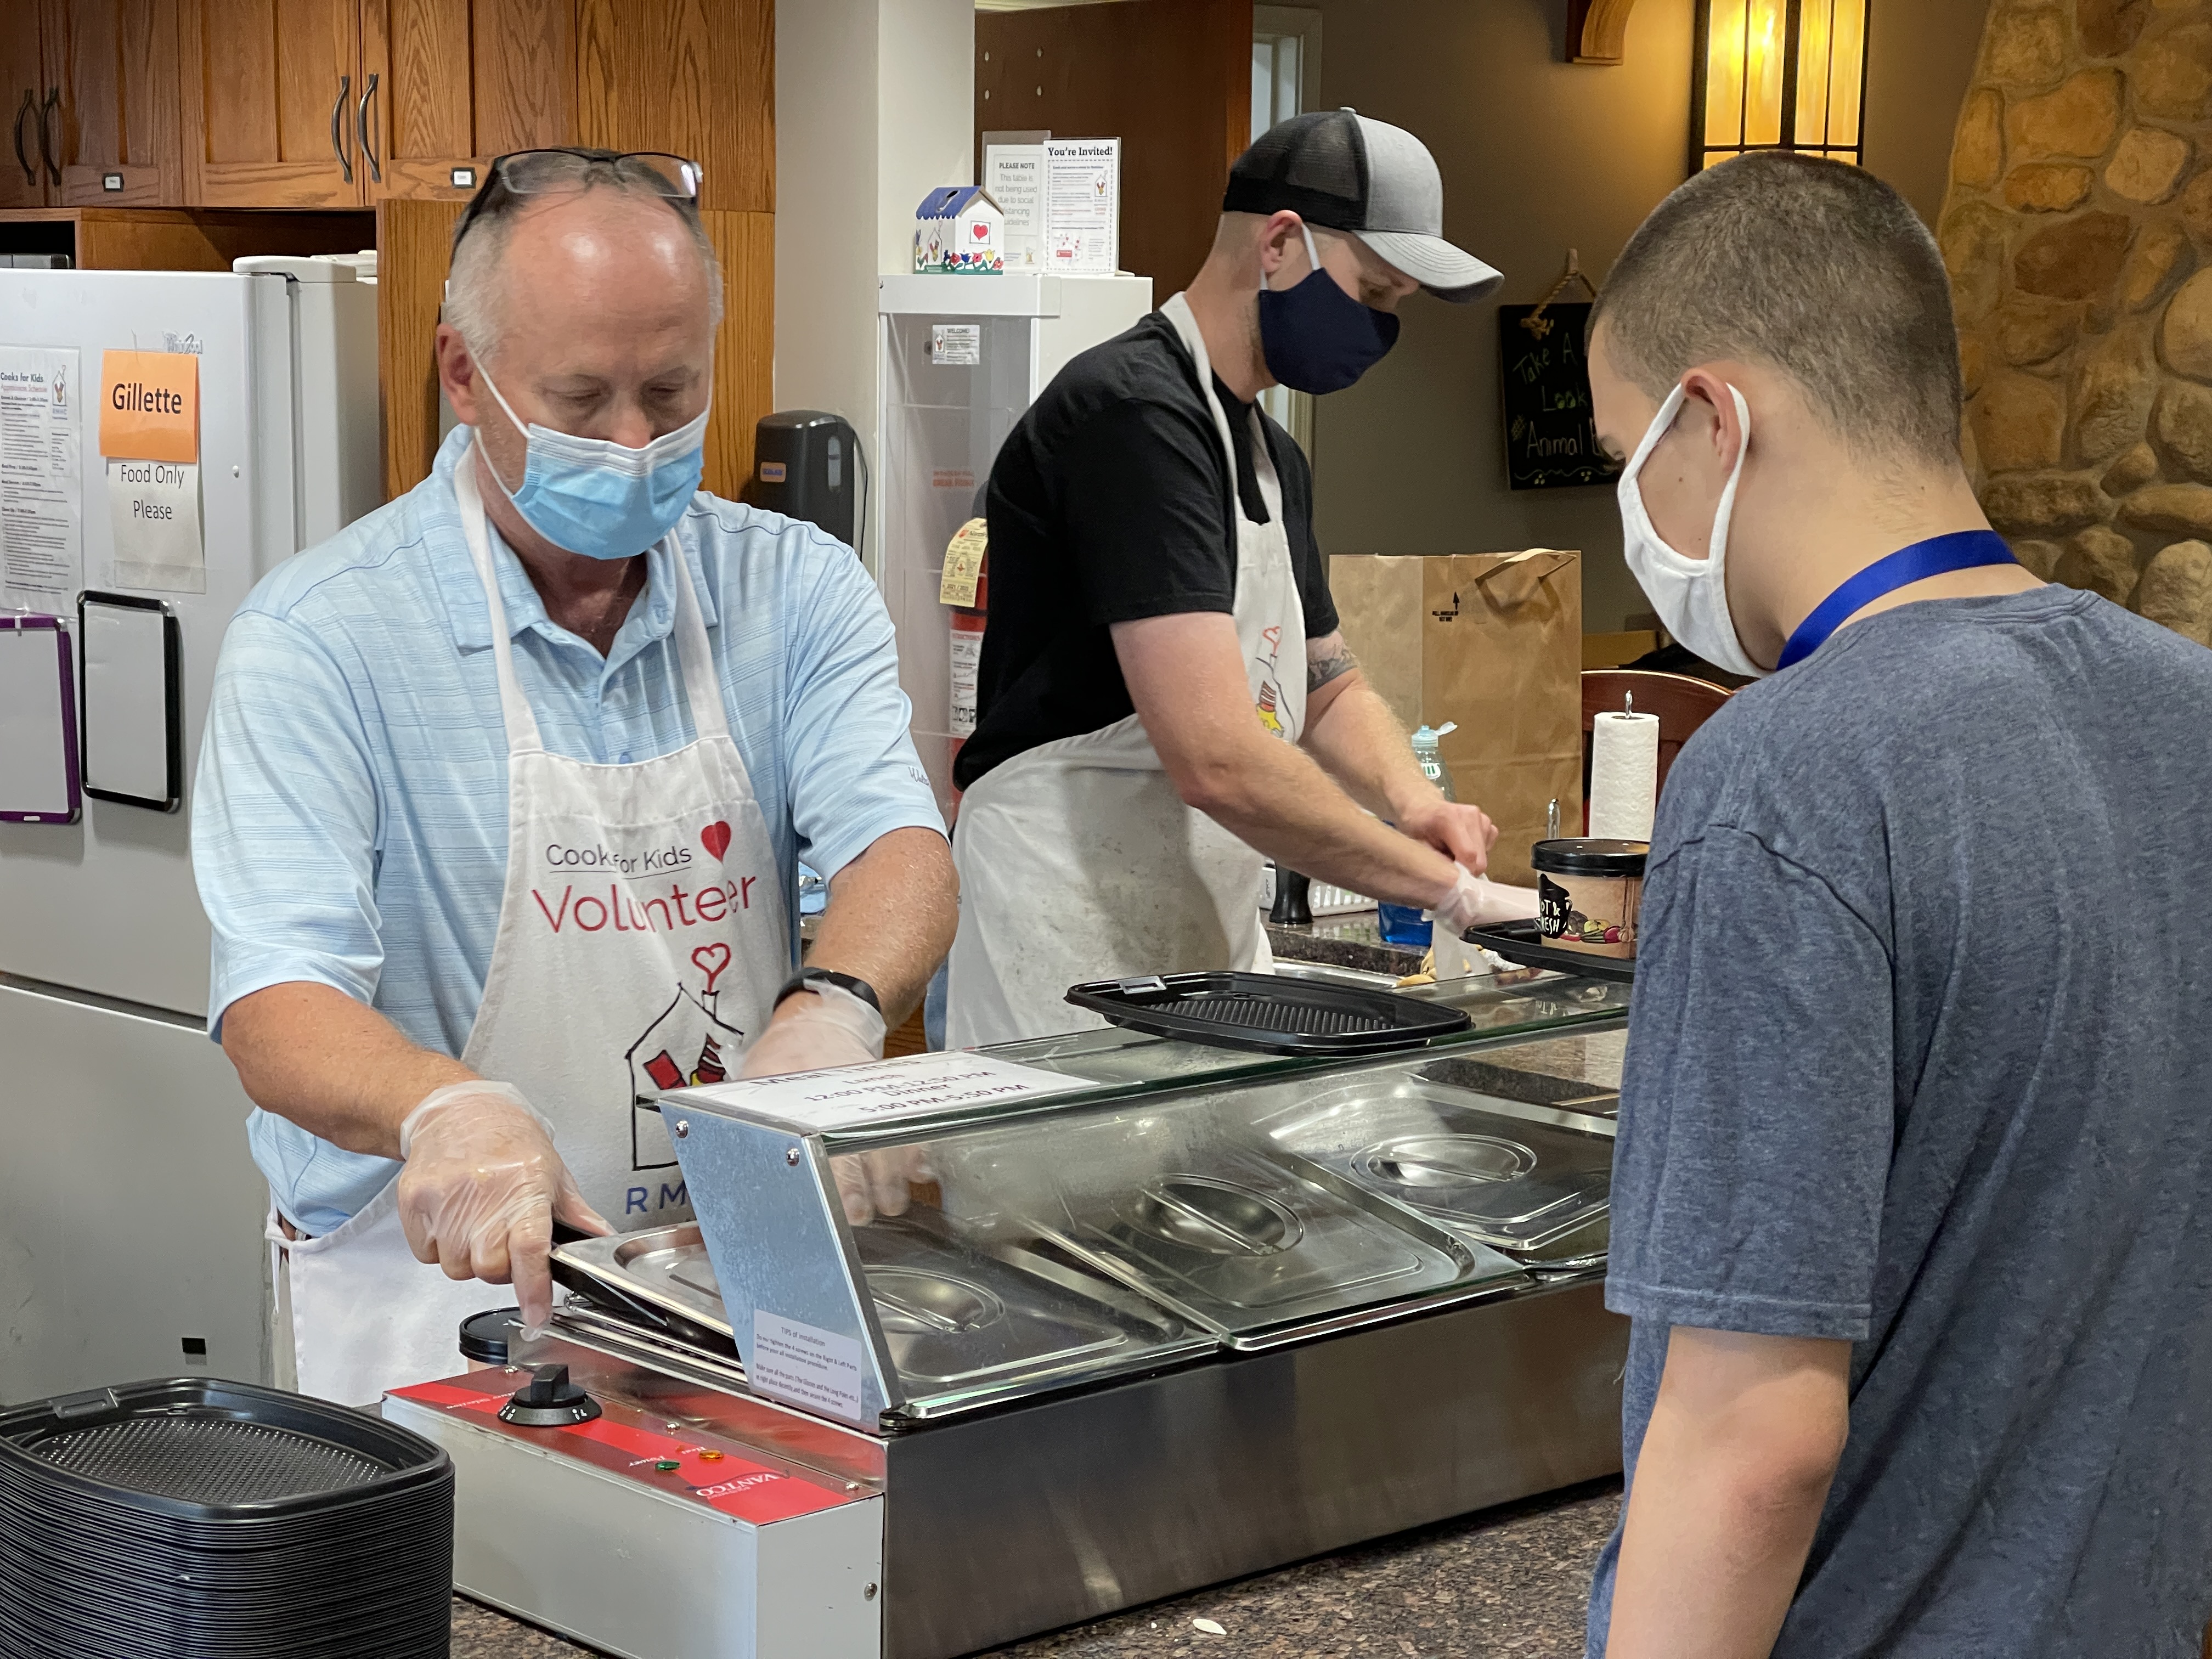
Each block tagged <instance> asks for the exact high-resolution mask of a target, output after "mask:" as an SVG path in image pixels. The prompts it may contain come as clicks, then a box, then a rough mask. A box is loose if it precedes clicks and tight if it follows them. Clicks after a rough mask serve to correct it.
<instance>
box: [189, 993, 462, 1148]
mask: <svg viewBox="0 0 2212 1659" xmlns="http://www.w3.org/2000/svg"><path fill="white" fill-rule="evenodd" d="M222 1049H223V1052H224V1053H225V1054H228V1055H229V1056H230V1061H231V1064H232V1065H234V1066H236V1067H237V1068H238V1078H239V1081H240V1083H241V1084H242V1085H245V1089H246V1096H247V1097H248V1098H249V1099H251V1100H252V1102H253V1103H254V1104H255V1105H257V1106H258V1107H260V1108H261V1109H263V1110H264V1111H268V1112H274V1113H275V1114H276V1115H277V1116H279V1117H282V1118H289V1120H290V1121H293V1122H295V1123H296V1124H298V1125H299V1126H300V1127H301V1128H303V1129H305V1130H307V1133H310V1134H313V1135H319V1136H320V1137H321V1138H322V1139H325V1140H327V1141H330V1142H331V1143H332V1144H333V1145H335V1146H342V1147H343V1148H344V1149H345V1150H346V1151H347V1152H367V1153H368V1154H370V1155H372V1156H374V1157H376V1158H398V1156H399V1126H400V1125H401V1124H402V1123H403V1122H404V1121H406V1117H407V1114H408V1113H410V1112H411V1111H413V1110H414V1109H415V1108H416V1105H417V1104H418V1103H420V1102H421V1101H422V1097H424V1096H425V1095H428V1093H430V1092H431V1091H433V1090H435V1089H440V1088H443V1087H444V1086H445V1085H447V1084H448V1083H464V1082H466V1081H467V1080H468V1079H471V1078H473V1077H474V1076H475V1075H476V1073H473V1072H471V1070H469V1068H468V1067H467V1066H464V1065H462V1064H461V1063H460V1061H459V1060H454V1059H453V1058H451V1057H450V1056H448V1055H446V1054H436V1053H434V1052H432V1051H431V1050H429V1049H428V1048H417V1047H416V1045H415V1044H413V1043H411V1042H409V1041H408V1040H407V1039H406V1038H405V1037H404V1036H401V1035H400V1034H399V1030H398V1028H397V1027H396V1026H394V1025H393V1024H392V1022H391V1021H390V1020H388V1019H386V1018H385V1017H384V1016H383V1015H382V1014H380V1013H378V1012H376V1010H375V1009H374V1008H370V1007H368V1006H365V1005H363V1004H362V1003H359V1002H356V1001H355V1000H353V999H352V998H351V997H349V996H348V995H346V994H345V993H344V992H343V991H339V990H335V989H333V988H332V987H330V986H327V985H321V984H316V983H313V982H310V981H289V982H287V983H285V984H283V985H271V986H270V987H267V988H266V989H265V990H260V991H256V992H254V993H253V994H252V995H250V996H244V997H240V999H239V1000H237V1001H236V1002H234V1003H232V1004H231V1005H230V1006H229V1007H228V1009H226V1010H225V1011H224V1012H223V1017H222Z"/></svg>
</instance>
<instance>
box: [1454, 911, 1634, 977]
mask: <svg viewBox="0 0 2212 1659" xmlns="http://www.w3.org/2000/svg"><path fill="white" fill-rule="evenodd" d="M1467 940H1468V944H1470V945H1480V946H1482V948H1483V949H1484V950H1486V951H1495V952H1497V954H1498V955H1499V956H1501V957H1504V958H1505V959H1506V961H1508V962H1517V963H1520V964H1521V966H1522V967H1523V968H1549V969H1552V970H1553V971H1554V972H1555V973H1561V974H1575V975H1579V976H1581V977H1582V978H1583V979H1609V980H1612V981H1615V982H1616V983H1618V984H1621V985H1633V984H1634V983H1636V958H1635V957H1594V956H1592V955H1590V954H1589V951H1562V950H1561V949H1560V948H1559V946H1558V945H1547V944H1545V943H1544V936H1543V935H1542V934H1541V933H1538V932H1537V931H1536V924H1535V923H1534V922H1533V921H1501V922H1499V923H1498V925H1497V926H1496V927H1477V928H1474V929H1473V930H1472V931H1470V932H1469V933H1468V936H1467Z"/></svg>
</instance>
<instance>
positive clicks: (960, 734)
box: [938, 518, 991, 809]
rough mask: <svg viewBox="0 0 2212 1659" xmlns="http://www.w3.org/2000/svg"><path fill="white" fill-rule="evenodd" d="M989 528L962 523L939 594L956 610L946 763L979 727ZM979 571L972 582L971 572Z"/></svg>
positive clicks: (977, 521)
mask: <svg viewBox="0 0 2212 1659" xmlns="http://www.w3.org/2000/svg"><path fill="white" fill-rule="evenodd" d="M986 539H987V529H986V527H985V524H984V521H983V520H981V519H980V518H979V519H970V520H969V521H968V522H967V523H966V524H964V525H963V526H960V530H959V533H958V534H957V535H955V536H954V537H953V538H952V543H951V546H949V547H947V548H946V549H945V576H944V580H943V581H942V583H941V584H940V586H939V593H938V597H939V599H941V600H943V601H944V603H945V608H946V609H947V610H948V611H951V641H950V644H951V664H952V670H951V688H950V689H951V708H950V714H949V717H948V720H947V721H946V728H945V729H946V730H947V731H948V732H950V733H951V742H950V743H949V744H947V745H946V748H945V763H946V764H947V765H950V764H951V763H952V762H953V761H955V760H957V758H958V757H959V755H960V748H961V745H962V744H964V743H966V742H967V741H968V739H969V736H970V735H972V734H973V733H974V732H975V697H976V684H977V678H978V672H979V671H980V670H981V666H982V662H983V628H984V623H985V622H986V620H987V611H988V610H989V606H990V596H991V577H990V556H989V554H988V552H987V550H986ZM970 571H972V572H973V573H974V580H973V582H972V585H971V583H970V581H969V572H970ZM952 801H953V805H954V807H955V808H956V809H957V807H958V805H959V802H960V792H959V791H958V790H957V789H955V790H954V791H953V792H952Z"/></svg>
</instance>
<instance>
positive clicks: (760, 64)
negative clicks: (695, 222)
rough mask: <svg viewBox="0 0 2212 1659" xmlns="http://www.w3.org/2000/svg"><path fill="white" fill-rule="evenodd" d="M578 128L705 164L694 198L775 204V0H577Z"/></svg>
mask: <svg viewBox="0 0 2212 1659" xmlns="http://www.w3.org/2000/svg"><path fill="white" fill-rule="evenodd" d="M576 101H577V125H578V131H577V136H576V137H575V138H574V139H573V140H572V141H571V142H572V143H583V144H593V145H598V146H600V147H603V148H605V149H663V150H667V151H669V152H671V154H674V155H682V156H685V157H688V158H689V159H690V160H691V161H696V162H697V163H699V165H700V167H702V169H703V170H704V172H705V174H706V177H705V179H704V182H703V184H702V188H701V191H700V198H699V205H700V206H701V207H702V208H704V209H707V210H709V211H720V212H732V213H773V212H774V211H775V0H577V4H576Z"/></svg>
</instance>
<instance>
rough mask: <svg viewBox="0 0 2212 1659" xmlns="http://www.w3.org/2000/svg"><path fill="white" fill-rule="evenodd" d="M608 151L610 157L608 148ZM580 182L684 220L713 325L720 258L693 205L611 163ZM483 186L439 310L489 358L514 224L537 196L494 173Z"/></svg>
mask: <svg viewBox="0 0 2212 1659" xmlns="http://www.w3.org/2000/svg"><path fill="white" fill-rule="evenodd" d="M609 154H610V156H611V154H612V152H609ZM583 187H584V189H585V190H586V191H592V190H611V191H615V192H617V194H619V195H623V196H628V197H633V198H635V199H636V200H639V201H645V202H654V203H658V204H659V205H660V206H662V207H664V208H665V209H667V210H669V211H670V212H671V213H673V214H674V215H675V216H677V217H678V219H680V220H682V221H683V222H684V229H685V230H686V231H688V232H689V233H690V237H691V246H693V247H694V248H696V249H697V250H698V253H699V263H700V264H702V266H703V267H705V270H706V273H707V321H708V325H709V326H710V327H711V326H713V325H716V324H719V323H720V321H721V320H722V262H721V261H720V259H718V258H715V257H714V242H713V240H711V239H710V238H709V237H708V234H707V228H706V226H705V225H704V224H702V222H700V219H699V210H698V209H697V208H696V207H695V206H694V205H693V204H691V203H690V202H689V201H685V200H681V199H679V198H677V197H669V196H664V195H662V194H660V193H659V191H654V190H653V189H650V188H649V187H647V185H642V184H639V183H635V182H633V181H631V180H629V179H625V178H623V176H622V175H621V174H620V173H617V171H616V170H615V169H614V168H612V167H605V168H600V167H594V168H592V171H591V173H590V174H589V176H588V177H587V178H586V182H585V184H584V186H583ZM485 189H486V194H485V197H484V200H483V205H482V206H481V207H479V208H478V209H477V211H476V213H475V214H474V216H472V217H471V218H468V219H465V220H463V221H462V222H461V226H460V231H461V234H460V236H459V240H457V241H456V242H455V243H454V245H453V262H452V264H450V265H449V266H448V268H447V275H446V302H445V308H444V310H443V311H442V312H441V313H440V314H441V316H442V317H443V318H444V319H445V321H446V322H447V323H448V324H450V325H453V327H454V328H457V329H459V331H460V333H461V337H462V338H463V339H465V340H466V341H467V342H468V343H469V352H470V355H471V356H474V357H476V358H477V359H479V360H487V359H489V358H490V357H491V356H493V355H494V354H495V353H496V352H497V351H498V349H499V339H500V334H501V331H502V329H503V328H504V327H505V325H506V321H507V319H506V307H505V306H504V304H503V303H502V301H503V300H504V297H505V296H504V289H503V285H502V284H501V282H500V280H499V273H500V270H501V266H502V265H503V264H504V263H505V260H506V256H507V242H508V241H509V240H510V239H512V237H513V234H514V227H515V223H516V222H517V221H518V220H519V219H520V217H521V216H522V210H523V209H524V208H526V207H527V206H528V205H529V204H530V203H531V202H532V200H533V199H536V198H533V197H529V196H518V195H516V194H514V192H513V191H509V190H508V189H507V188H506V186H505V185H502V184H501V182H500V181H499V179H498V178H497V175H494V177H493V179H491V180H490V181H489V183H488V184H487V185H486V187H485Z"/></svg>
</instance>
